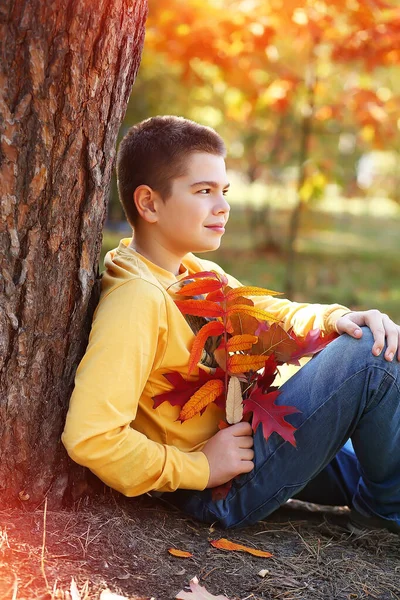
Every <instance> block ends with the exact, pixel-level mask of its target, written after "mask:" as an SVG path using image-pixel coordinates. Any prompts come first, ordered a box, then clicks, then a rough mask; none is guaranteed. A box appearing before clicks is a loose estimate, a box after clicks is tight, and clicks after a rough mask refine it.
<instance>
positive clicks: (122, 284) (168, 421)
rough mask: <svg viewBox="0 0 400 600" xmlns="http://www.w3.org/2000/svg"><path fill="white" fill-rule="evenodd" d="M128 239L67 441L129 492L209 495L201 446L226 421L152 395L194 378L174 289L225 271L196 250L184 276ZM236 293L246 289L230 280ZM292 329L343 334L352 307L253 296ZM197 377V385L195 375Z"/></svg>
mask: <svg viewBox="0 0 400 600" xmlns="http://www.w3.org/2000/svg"><path fill="white" fill-rule="evenodd" d="M130 241H131V240H130V239H129V238H125V239H123V240H121V242H120V244H119V247H118V248H117V249H115V250H112V251H111V252H109V253H108V254H107V256H106V258H105V267H106V270H105V272H104V274H103V278H102V291H101V297H100V302H99V304H98V306H97V308H96V311H95V314H94V318H93V323H92V329H91V333H90V337H89V343H88V347H87V350H86V353H85V355H84V357H83V359H82V361H81V363H80V364H79V367H78V369H77V373H76V378H75V388H74V391H73V393H72V396H71V400H70V406H69V411H68V415H67V419H66V424H65V429H64V432H63V435H62V441H63V443H64V445H65V447H66V449H67V451H68V453H69V455H70V457H71V458H72V459H73V460H75V461H76V462H77V463H79V464H81V465H84V466H86V467H88V468H89V469H90V470H91V471H93V473H95V474H96V475H97V476H98V477H99V478H100V479H102V480H103V481H104V482H105V483H106V484H107V485H109V486H111V487H113V488H114V489H116V490H118V491H120V492H122V493H123V494H125V495H126V496H137V495H139V494H143V493H145V492H147V491H151V490H159V491H173V490H176V489H177V488H184V489H193V490H202V489H204V488H205V487H206V485H207V483H208V479H209V465H208V461H207V458H206V456H205V454H204V453H203V452H201V449H202V448H203V446H204V444H205V443H206V442H207V440H208V439H209V438H211V437H212V436H213V435H214V434H215V433H216V432H217V431H218V422H219V420H220V419H221V418H223V414H222V412H221V410H220V409H219V408H218V407H217V406H216V405H214V404H211V405H209V406H208V407H207V409H206V410H205V412H204V413H203V414H202V415H201V416H200V415H198V416H196V417H194V418H192V419H189V420H188V421H185V422H183V423H180V422H179V421H177V420H176V419H177V417H178V415H179V410H180V407H176V406H171V405H170V404H169V403H168V402H163V403H162V404H161V405H160V406H159V407H158V408H157V409H154V408H153V401H152V397H153V396H156V395H158V394H161V393H163V392H166V391H169V390H170V389H171V385H170V384H169V383H168V381H167V380H166V378H165V377H163V374H164V373H168V372H171V371H177V372H179V373H180V374H181V375H182V376H183V377H185V378H187V366H188V361H189V355H190V349H191V346H192V343H193V339H194V334H193V332H192V330H191V328H190V327H189V325H188V323H187V322H186V320H185V318H184V317H183V315H182V314H181V312H180V311H179V309H178V308H177V307H176V305H175V303H174V300H173V297H172V296H171V295H170V293H169V291H168V290H167V288H168V287H169V286H170V285H171V284H173V283H175V282H176V281H178V280H180V279H182V278H183V277H186V276H187V275H188V274H193V273H196V272H199V271H208V270H216V271H219V272H222V270H221V268H220V267H219V266H218V265H216V264H214V263H211V262H210V261H206V260H200V259H199V258H197V257H195V256H194V255H192V254H189V255H187V256H186V257H185V259H184V261H183V264H182V265H181V272H180V274H179V275H178V276H177V277H176V276H175V275H173V274H172V273H170V272H168V271H165V270H164V269H162V268H161V267H158V266H156V265H154V264H153V263H151V262H150V261H148V260H147V259H145V258H144V257H143V256H141V255H140V254H138V253H137V252H135V251H134V250H132V249H131V248H129V247H128V245H129V243H130ZM228 279H229V284H230V285H231V286H232V287H237V286H238V285H241V284H240V283H239V282H238V281H237V280H236V279H234V278H233V277H230V276H228ZM253 301H254V303H255V304H256V305H257V306H259V307H261V308H264V309H265V310H268V312H270V313H272V314H274V315H275V316H277V317H278V318H279V319H280V320H281V321H282V325H283V326H284V327H285V328H286V329H288V328H289V327H292V326H293V327H294V329H295V331H296V333H299V334H302V335H304V334H306V333H307V332H308V331H309V330H311V329H313V328H315V327H319V328H320V329H321V330H323V331H325V332H331V331H333V330H335V323H336V321H337V319H338V318H339V317H340V316H342V315H343V314H344V313H346V312H348V310H349V309H348V308H346V307H344V306H341V305H338V304H333V305H329V306H327V305H320V304H300V303H295V302H290V301H288V300H284V299H277V298H272V297H270V296H268V297H257V298H253ZM196 378H197V376H196V375H194V376H192V377H191V379H196Z"/></svg>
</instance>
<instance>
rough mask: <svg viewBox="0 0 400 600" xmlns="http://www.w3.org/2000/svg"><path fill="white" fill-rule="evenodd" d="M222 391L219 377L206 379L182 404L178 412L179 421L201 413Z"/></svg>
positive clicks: (222, 387)
mask: <svg viewBox="0 0 400 600" xmlns="http://www.w3.org/2000/svg"><path fill="white" fill-rule="evenodd" d="M223 391H224V384H223V382H222V381H221V380H219V379H213V380H211V381H207V383H205V384H204V385H203V386H202V387H201V388H200V389H199V390H197V392H195V393H194V394H193V396H192V397H191V398H190V400H188V402H186V404H185V405H184V406H183V408H182V410H181V412H180V413H179V420H180V421H187V420H188V419H191V418H193V417H195V416H196V415H198V414H200V413H202V412H203V411H204V410H205V409H206V407H207V406H208V405H209V404H211V403H212V402H214V400H216V399H217V398H218V396H220V395H221V394H222V393H223Z"/></svg>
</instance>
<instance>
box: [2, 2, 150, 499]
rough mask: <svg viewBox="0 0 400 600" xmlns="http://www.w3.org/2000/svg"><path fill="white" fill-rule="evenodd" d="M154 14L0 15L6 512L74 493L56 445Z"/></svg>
mask: <svg viewBox="0 0 400 600" xmlns="http://www.w3.org/2000/svg"><path fill="white" fill-rule="evenodd" d="M146 13H147V5H146V0H136V2H135V1H134V0H129V1H128V0H97V1H96V2H94V1H93V2H91V1H89V0H86V2H84V1H83V0H64V1H62V0H52V1H51V2H48V1H47V2H43V0H5V1H3V3H2V4H1V5H0V40H1V41H0V44H1V46H0V48H1V54H0V57H1V58H0V60H1V64H0V119H1V120H0V134H1V146H0V186H1V188H0V197H1V218H0V506H5V505H8V506H10V505H15V504H17V503H24V505H25V506H27V507H32V508H33V507H34V506H35V505H37V504H39V503H40V502H41V501H42V500H43V498H44V497H45V495H47V496H48V498H49V501H51V502H52V504H53V506H55V505H58V504H60V503H61V502H62V501H63V500H65V498H66V497H67V490H68V489H69V490H70V489H71V486H70V485H69V484H70V483H71V476H70V474H71V462H70V461H69V460H68V459H67V457H66V453H65V452H64V450H63V448H62V445H61V443H60V434H61V432H62V429H63V425H64V419H65V414H66V410H67V405H68V399H69V396H70V394H71V391H72V386H73V378H74V373H75V369H76V367H77V364H78V363H79V360H80V358H81V356H82V354H83V352H84V349H85V347H86V343H87V336H88V331H89V327H90V322H91V317H92V313H93V308H94V306H95V304H96V302H97V298H98V288H99V286H98V281H99V276H98V266H97V265H98V257H99V253H100V249H101V238H102V226H103V222H104V219H105V214H106V204H107V199H108V190H109V183H110V177H111V171H112V168H113V162H114V156H115V143H116V138H117V133H118V129H119V126H120V123H121V120H122V118H123V116H124V113H125V109H126V105H127V102H128V98H129V94H130V91H131V87H132V84H133V82H134V79H135V76H136V72H137V69H138V67H139V64H140V57H141V51H142V46H143V39H144V24H145V19H146ZM77 473H79V474H80V477H81V481H82V480H83V479H82V473H83V469H80V468H77V469H75V476H74V479H75V482H76V481H77Z"/></svg>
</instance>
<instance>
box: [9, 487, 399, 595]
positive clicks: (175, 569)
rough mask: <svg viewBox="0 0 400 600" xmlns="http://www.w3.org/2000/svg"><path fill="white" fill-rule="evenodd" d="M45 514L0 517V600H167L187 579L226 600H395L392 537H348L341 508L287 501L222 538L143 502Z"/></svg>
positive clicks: (395, 543)
mask: <svg viewBox="0 0 400 600" xmlns="http://www.w3.org/2000/svg"><path fill="white" fill-rule="evenodd" d="M45 507H46V505H42V506H41V507H39V508H37V510H35V511H33V512H28V511H24V510H23V509H22V508H21V509H19V510H7V511H4V510H3V511H0V600H8V599H10V600H24V599H27V600H31V599H50V598H60V599H72V600H78V598H79V599H80V600H86V599H94V598H96V599H98V598H99V597H100V594H101V592H102V590H104V589H106V588H108V589H109V590H111V591H112V592H114V593H118V594H120V595H123V596H125V597H127V598H130V599H132V600H133V599H135V600H137V599H140V600H142V599H146V600H147V599H150V598H154V599H155V600H172V599H173V598H175V596H176V595H177V593H178V592H179V591H180V590H182V589H188V584H189V581H190V580H191V579H192V577H194V576H195V575H196V576H197V577H198V579H199V580H200V583H201V585H203V586H205V587H206V589H207V590H208V591H209V592H210V593H212V594H216V595H218V594H223V595H225V596H226V597H227V598H229V599H230V600H239V599H240V600H250V599H252V600H261V599H283V600H298V599H305V600H317V599H318V600H321V599H324V600H359V599H363V598H366V599H367V598H368V600H371V599H372V598H379V599H382V600H386V599H387V600H389V599H390V600H392V599H396V600H399V599H400V537H398V536H395V535H394V534H390V533H387V532H374V533H368V534H363V535H361V536H355V535H354V534H350V533H349V532H348V531H347V530H346V522H347V520H348V510H347V509H321V508H319V507H316V506H315V505H307V504H304V503H300V502H293V501H292V502H291V503H289V504H287V505H285V506H284V507H282V508H281V509H280V510H279V511H277V512H276V513H274V514H273V515H272V516H270V517H269V518H268V519H267V520H266V521H262V522H260V523H258V524H257V525H254V526H252V527H248V528H245V529H238V530H231V531H224V530H222V529H220V528H219V527H218V526H216V525H214V526H212V527H210V526H208V525H203V524H201V523H198V522H195V521H193V520H192V519H190V518H187V517H186V516H185V515H183V514H181V513H178V512H177V511H176V510H175V509H173V508H171V507H169V506H168V505H167V504H166V503H164V502H162V500H159V499H154V498H150V497H143V498H140V499H132V500H128V499H125V498H122V497H120V496H119V495H114V494H111V495H108V496H103V497H102V498H97V499H94V500H93V499H92V500H90V502H86V503H84V502H82V501H81V502H80V503H78V504H77V505H76V506H75V507H74V509H73V510H63V511H54V510H50V509H47V510H46V511H45V510H44V509H45ZM46 508H47V507H46ZM220 537H227V538H228V539H229V540H232V541H235V542H239V543H241V544H245V545H247V546H250V547H253V548H257V549H262V550H267V551H269V552H272V553H273V556H272V557H271V558H258V557H255V556H251V555H249V554H244V553H242V552H227V551H222V550H217V549H216V548H213V547H212V546H211V545H210V540H214V539H218V538H220ZM169 548H178V549H180V550H187V551H189V552H191V553H192V554H193V557H192V558H186V559H183V558H176V557H174V556H171V555H170V554H169V553H168V549H169ZM265 569H266V570H267V572H266V574H265V576H264V577H261V576H260V575H259V573H260V571H261V570H265ZM71 578H74V582H75V583H76V586H77V587H76V588H73V589H71ZM74 589H75V592H74ZM76 590H77V591H76ZM103 597H104V595H103Z"/></svg>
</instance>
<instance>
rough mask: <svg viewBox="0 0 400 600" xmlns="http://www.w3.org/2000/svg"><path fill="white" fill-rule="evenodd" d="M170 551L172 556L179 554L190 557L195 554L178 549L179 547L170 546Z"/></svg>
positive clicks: (180, 556)
mask: <svg viewBox="0 0 400 600" xmlns="http://www.w3.org/2000/svg"><path fill="white" fill-rule="evenodd" d="M168 552H169V553H170V554H172V556H178V557H179V558H190V557H191V556H193V554H192V553H191V552H186V550H178V549H177V548H168Z"/></svg>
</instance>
